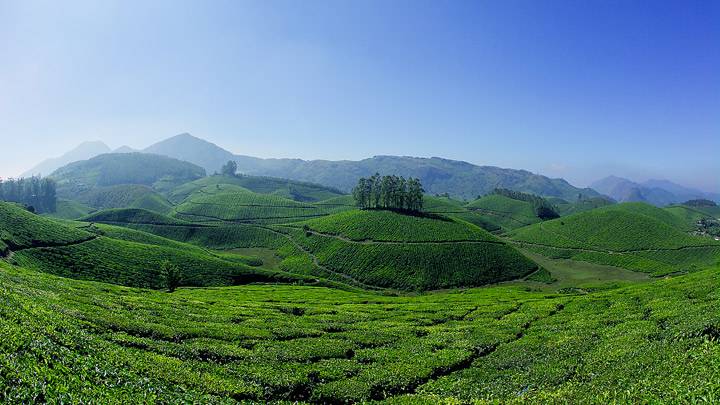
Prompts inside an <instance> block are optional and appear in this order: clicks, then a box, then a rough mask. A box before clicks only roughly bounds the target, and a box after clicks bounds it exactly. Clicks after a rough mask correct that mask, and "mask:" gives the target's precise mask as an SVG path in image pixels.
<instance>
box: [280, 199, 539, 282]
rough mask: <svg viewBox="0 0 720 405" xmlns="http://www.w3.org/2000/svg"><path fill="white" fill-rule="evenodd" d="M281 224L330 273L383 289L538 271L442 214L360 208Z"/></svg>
mask: <svg viewBox="0 0 720 405" xmlns="http://www.w3.org/2000/svg"><path fill="white" fill-rule="evenodd" d="M278 229H279V230H281V231H282V232H284V233H287V235H288V236H290V237H291V238H292V239H293V240H294V241H295V242H296V243H297V244H299V245H300V246H301V247H302V248H303V249H304V250H306V251H308V252H310V253H311V254H312V255H313V256H314V257H315V258H316V260H317V262H318V263H319V264H320V265H321V266H323V267H325V268H327V269H328V270H331V271H334V272H337V273H342V274H344V275H347V276H350V277H351V278H353V279H355V280H358V281H360V282H362V283H364V284H369V285H375V286H381V287H392V288H400V289H422V290H425V289H437V288H447V287H457V286H477V285H482V284H487V283H492V282H497V281H503V280H509V279H514V278H520V277H524V276H526V275H528V274H530V273H532V272H533V271H534V270H536V269H537V265H536V264H535V263H534V262H532V261H531V260H529V259H527V258H526V257H525V256H523V255H522V254H520V253H519V252H517V251H516V250H515V249H514V248H512V247H511V246H509V245H508V244H506V243H505V242H503V241H501V240H499V239H498V238H497V237H495V236H493V235H491V234H490V233H488V232H487V231H485V230H483V229H481V228H479V227H477V226H474V225H472V224H470V223H468V222H464V221H462V220H458V219H455V218H451V217H446V216H442V215H436V214H431V215H424V214H423V215H410V214H406V213H397V212H392V211H385V210H355V211H347V212H343V213H340V214H335V215H331V216H328V217H324V218H320V219H315V220H311V221H306V222H303V223H300V224H296V225H293V226H279V227H278Z"/></svg>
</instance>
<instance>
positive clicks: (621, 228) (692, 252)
mask: <svg viewBox="0 0 720 405" xmlns="http://www.w3.org/2000/svg"><path fill="white" fill-rule="evenodd" d="M633 204H635V203H633ZM622 205H624V204H617V206H622ZM644 205H647V204H644ZM610 207H615V205H613V206H610ZM610 207H608V208H610ZM634 207H640V208H642V206H637V205H635V206H634ZM648 207H651V206H649V205H648ZM652 208H655V207H652ZM643 211H644V210H643ZM509 237H510V238H511V240H512V241H513V243H516V244H518V245H520V246H522V247H524V248H525V249H529V250H532V251H535V252H537V253H540V254H542V255H545V256H548V257H551V258H566V259H574V260H582V261H587V262H591V263H597V264H607V265H612V266H617V267H622V268H626V269H629V270H635V271H642V272H647V273H652V274H653V275H655V276H661V275H665V274H670V273H677V272H686V271H695V270H697V269H702V268H709V267H712V266H714V265H716V264H717V261H718V259H720V243H718V242H715V241H712V240H709V239H703V238H700V237H696V236H692V235H688V234H686V233H683V232H682V231H680V230H678V229H677V228H675V227H672V226H670V225H668V224H666V223H664V222H662V221H660V220H657V219H655V218H652V217H649V216H647V215H644V214H639V213H637V212H635V211H634V210H624V209H605V210H603V209H598V210H594V211H590V212H586V213H580V214H575V215H571V216H568V217H563V218H558V219H555V220H552V221H546V222H543V223H540V224H535V225H532V226H529V227H526V228H522V229H518V230H515V231H513V232H511V233H509Z"/></svg>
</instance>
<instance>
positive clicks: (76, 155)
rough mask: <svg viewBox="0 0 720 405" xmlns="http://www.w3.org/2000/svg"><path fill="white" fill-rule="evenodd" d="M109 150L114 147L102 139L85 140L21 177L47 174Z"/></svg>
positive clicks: (46, 160)
mask: <svg viewBox="0 0 720 405" xmlns="http://www.w3.org/2000/svg"><path fill="white" fill-rule="evenodd" d="M109 152H112V149H110V147H109V146H107V145H106V144H105V143H103V142H102V141H85V142H83V143H81V144H80V145H78V146H76V147H75V148H74V149H72V150H71V151H69V152H66V153H65V154H63V155H62V156H60V157H56V158H50V159H45V160H44V161H42V162H41V163H40V164H38V165H36V166H35V167H33V168H32V169H30V170H28V171H26V172H25V173H23V174H21V175H20V177H30V176H33V175H36V174H40V175H44V176H47V175H49V174H50V173H52V172H54V171H55V170H57V169H59V168H60V167H62V166H65V165H66V164H68V163H72V162H75V161H78V160H87V159H90V158H93V157H95V156H97V155H101V154H103V153H109Z"/></svg>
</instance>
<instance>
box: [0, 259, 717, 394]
mask: <svg viewBox="0 0 720 405" xmlns="http://www.w3.org/2000/svg"><path fill="white" fill-rule="evenodd" d="M718 286H720V270H718V269H715V270H708V271H703V272H698V273H694V274H692V275H688V276H683V277H680V278H675V279H670V280H660V281H656V282H653V283H647V284H642V285H635V286H631V287H626V288H620V289H613V290H607V291H598V292H594V293H590V294H575V295H558V294H547V293H532V292H525V291H524V289H522V290H520V289H518V288H513V287H508V286H503V287H496V288H489V289H476V290H462V291H458V292H460V293H458V294H441V295H428V296H421V297H381V296H377V295H370V294H364V293H350V292H343V291H338V290H332V289H327V288H318V287H293V286H269V285H264V286H242V287H229V288H228V287H226V288H182V287H181V288H179V289H177V290H176V291H175V292H174V293H173V294H167V293H165V292H163V291H150V290H140V289H133V288H127V287H118V286H113V285H108V284H100V283H89V282H83V281H74V280H69V279H63V278H59V277H54V276H50V275H45V274H40V273H36V272H32V271H28V270H25V269H22V268H16V267H11V266H8V265H7V264H4V263H2V262H0V376H2V378H0V398H2V401H3V402H8V403H30V402H35V403H36V402H48V401H55V402H58V403H60V402H78V403H88V402H104V403H130V402H132V403H183V402H186V403H232V402H236V401H249V402H261V403H271V402H276V401H299V402H300V403H310V404H319V403H358V402H363V401H378V402H379V403H388V404H409V403H413V404H415V403H422V404H431V403H432V404H435V403H446V404H451V403H497V402H501V403H527V404H535V403H556V402H563V403H566V402H569V403H609V402H613V401H614V402H618V403H667V402H679V403H700V402H708V403H713V402H717V401H718V399H720V383H718V381H720V343H718V337H719V336H720V326H719V322H720V312H719V311H720V295H719V293H720V290H719V289H718V288H719V287H718Z"/></svg>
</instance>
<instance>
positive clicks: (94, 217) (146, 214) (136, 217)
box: [82, 208, 192, 226]
mask: <svg viewBox="0 0 720 405" xmlns="http://www.w3.org/2000/svg"><path fill="white" fill-rule="evenodd" d="M82 220H83V221H85V222H102V223H106V224H148V225H173V226H181V225H192V223H191V222H187V221H183V220H181V219H177V218H172V217H169V216H167V215H163V214H160V213H158V212H155V211H148V210H144V209H140V208H117V209H112V210H104V211H98V212H95V213H93V214H90V215H88V216H86V217H85V218H83V219H82Z"/></svg>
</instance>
